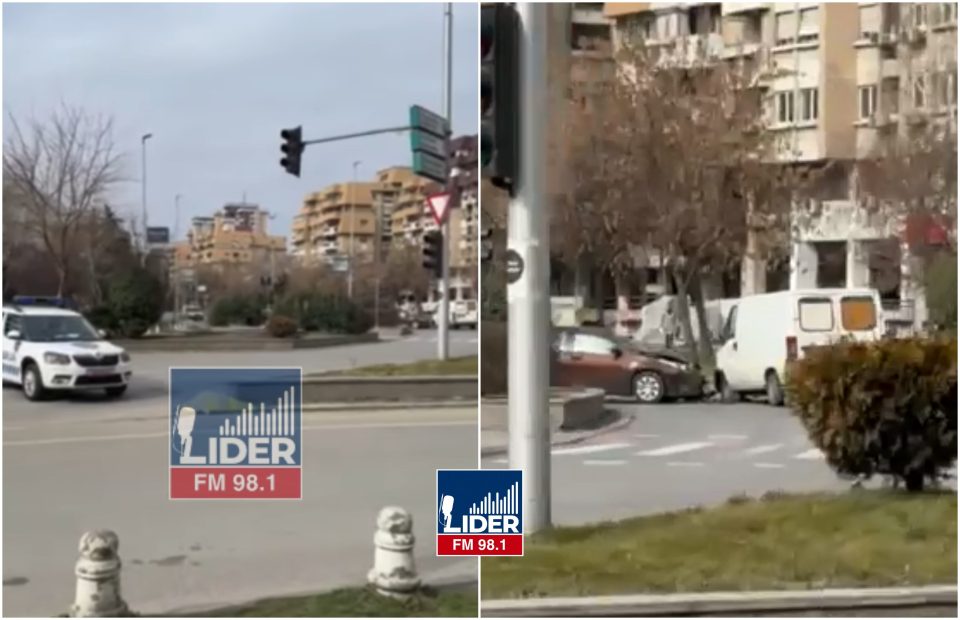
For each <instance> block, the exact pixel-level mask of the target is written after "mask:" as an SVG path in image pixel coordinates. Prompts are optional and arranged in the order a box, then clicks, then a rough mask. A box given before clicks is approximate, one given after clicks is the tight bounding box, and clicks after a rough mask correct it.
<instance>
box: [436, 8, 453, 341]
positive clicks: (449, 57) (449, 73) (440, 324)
mask: <svg viewBox="0 0 960 620" xmlns="http://www.w3.org/2000/svg"><path fill="white" fill-rule="evenodd" d="M444 16H445V17H446V21H447V29H446V33H447V36H445V37H444V40H443V42H444V46H445V47H446V49H445V50H444V55H443V59H444V60H443V62H444V63H445V71H444V75H445V79H444V80H443V82H444V84H443V88H444V94H443V115H444V117H446V119H447V126H448V129H447V140H446V151H447V191H448V192H449V191H450V190H451V189H452V180H451V179H452V177H451V176H450V163H451V160H452V154H451V153H450V135H451V133H452V132H453V114H452V112H453V3H452V2H447V3H446V8H445V11H444ZM440 233H441V234H442V242H441V243H440V260H441V267H442V269H441V275H440V320H439V321H437V359H440V360H445V359H447V357H448V356H449V354H450V346H449V345H450V342H449V340H450V338H449V335H450V252H449V248H448V246H449V244H450V210H449V209H447V213H446V217H445V219H444V220H443V225H442V226H441V227H440Z"/></svg>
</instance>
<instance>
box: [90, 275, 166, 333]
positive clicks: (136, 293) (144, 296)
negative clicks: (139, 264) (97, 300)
mask: <svg viewBox="0 0 960 620" xmlns="http://www.w3.org/2000/svg"><path fill="white" fill-rule="evenodd" d="M162 313H163V285H162V284H161V282H160V280H159V279H158V278H157V277H156V276H154V275H152V274H151V273H150V272H149V271H147V270H146V269H140V268H136V269H132V270H131V271H130V272H128V273H126V274H123V275H122V276H120V277H118V278H117V279H115V280H114V281H112V282H110V283H109V285H108V287H107V290H106V291H105V295H104V304H103V305H102V306H100V307H98V308H95V309H94V310H93V311H92V312H91V313H90V321H91V322H92V323H93V324H94V325H95V326H96V327H98V328H100V329H104V330H107V331H109V332H111V333H113V334H116V335H118V336H121V337H123V338H139V337H140V336H143V334H144V333H146V331H147V330H148V329H150V326H152V325H155V324H156V323H157V321H159V320H160V316H161V314H162Z"/></svg>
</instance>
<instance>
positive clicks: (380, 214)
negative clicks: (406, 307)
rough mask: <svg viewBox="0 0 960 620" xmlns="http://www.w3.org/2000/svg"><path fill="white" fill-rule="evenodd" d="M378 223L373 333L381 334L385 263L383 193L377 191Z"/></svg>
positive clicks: (375, 251) (375, 233) (374, 230)
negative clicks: (382, 248) (383, 263)
mask: <svg viewBox="0 0 960 620" xmlns="http://www.w3.org/2000/svg"><path fill="white" fill-rule="evenodd" d="M376 202H377V221H376V225H375V226H374V228H373V234H374V235H376V240H375V241H374V243H375V245H374V246H373V248H374V254H375V256H374V262H375V263H376V264H375V265H374V269H375V270H376V281H375V282H374V286H373V331H375V332H376V333H378V334H379V333H380V275H381V274H380V264H381V263H382V262H383V256H382V250H381V249H380V244H381V243H383V192H382V191H377V200H376Z"/></svg>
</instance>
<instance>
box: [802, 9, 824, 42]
mask: <svg viewBox="0 0 960 620" xmlns="http://www.w3.org/2000/svg"><path fill="white" fill-rule="evenodd" d="M819 17H820V12H819V9H818V8H817V7H814V8H811V9H803V10H802V11H800V29H799V36H798V38H797V43H811V42H813V41H817V40H819V38H820V24H819Z"/></svg>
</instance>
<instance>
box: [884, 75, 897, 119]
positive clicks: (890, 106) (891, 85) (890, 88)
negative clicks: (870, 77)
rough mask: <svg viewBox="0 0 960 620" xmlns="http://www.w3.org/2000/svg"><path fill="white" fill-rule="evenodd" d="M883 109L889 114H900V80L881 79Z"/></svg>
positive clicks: (894, 78)
mask: <svg viewBox="0 0 960 620" xmlns="http://www.w3.org/2000/svg"><path fill="white" fill-rule="evenodd" d="M882 90H883V102H882V104H883V109H884V111H885V112H887V113H889V114H897V113H898V112H900V78H896V77H893V78H884V79H883V89H882Z"/></svg>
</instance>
